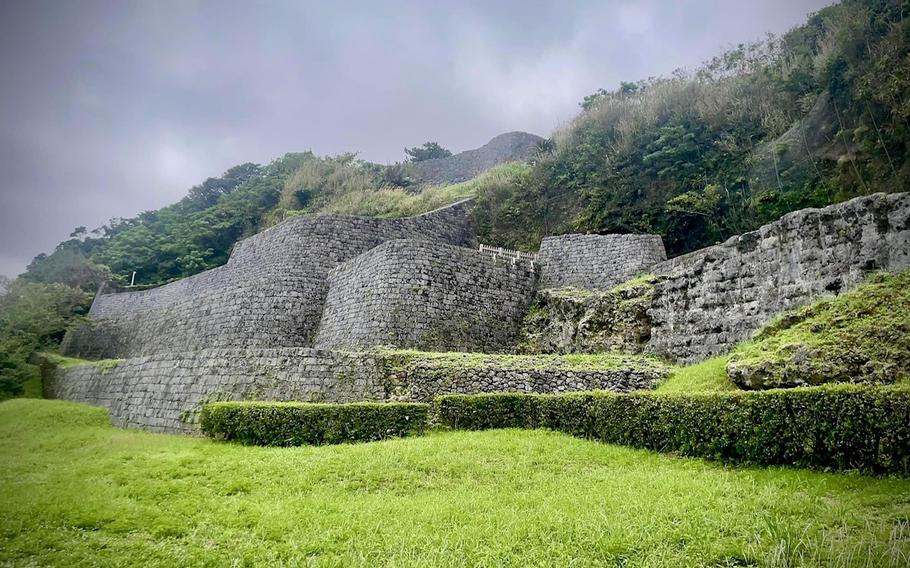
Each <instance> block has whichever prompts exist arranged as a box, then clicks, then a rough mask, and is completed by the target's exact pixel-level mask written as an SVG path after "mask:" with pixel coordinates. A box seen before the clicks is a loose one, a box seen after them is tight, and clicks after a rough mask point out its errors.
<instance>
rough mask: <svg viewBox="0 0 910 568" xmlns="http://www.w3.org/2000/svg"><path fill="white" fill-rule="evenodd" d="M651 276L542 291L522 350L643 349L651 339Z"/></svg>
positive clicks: (529, 317)
mask: <svg viewBox="0 0 910 568" xmlns="http://www.w3.org/2000/svg"><path fill="white" fill-rule="evenodd" d="M653 292H654V287H653V285H652V284H651V282H650V281H649V280H648V279H636V280H635V281H634V282H633V283H632V284H631V285H629V286H622V287H618V288H614V289H611V290H602V291H589V290H579V289H576V288H563V289H557V290H540V291H538V293H537V296H536V297H535V299H534V303H533V304H532V306H531V310H530V311H529V312H528V315H527V317H526V318H525V321H524V324H523V326H522V334H521V338H522V341H521V343H520V345H519V350H520V351H521V352H522V353H601V352H614V353H641V352H643V351H644V350H645V348H646V347H647V344H648V340H649V339H651V318H650V316H649V315H648V310H649V309H650V307H651V298H652V295H653Z"/></svg>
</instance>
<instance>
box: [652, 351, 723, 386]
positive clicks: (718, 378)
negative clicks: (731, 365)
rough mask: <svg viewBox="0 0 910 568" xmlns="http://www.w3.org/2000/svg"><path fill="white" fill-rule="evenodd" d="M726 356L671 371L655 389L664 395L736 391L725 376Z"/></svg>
mask: <svg viewBox="0 0 910 568" xmlns="http://www.w3.org/2000/svg"><path fill="white" fill-rule="evenodd" d="M728 360H729V357H728V356H727V355H719V356H717V357H712V358H710V359H706V360H704V361H702V362H701V363H695V364H694V365H689V366H687V367H677V368H675V369H673V371H672V372H671V373H670V376H669V377H668V378H667V380H666V381H664V382H662V383H661V384H660V385H658V386H657V388H656V389H655V390H656V391H658V392H664V393H676V392H679V393H687V392H715V391H732V390H738V388H737V386H736V385H734V384H733V381H731V380H730V377H728V376H727V361H728Z"/></svg>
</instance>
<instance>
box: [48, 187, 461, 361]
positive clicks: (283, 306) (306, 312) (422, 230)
mask: <svg viewBox="0 0 910 568" xmlns="http://www.w3.org/2000/svg"><path fill="white" fill-rule="evenodd" d="M471 206H472V203H471V202H470V201H463V202H460V203H456V204H453V205H451V206H449V207H445V208H442V209H438V210H436V211H433V212H430V213H427V214H424V215H420V216H417V217H411V218H407V219H368V218H358V217H342V216H322V217H300V218H297V219H291V220H288V221H285V222H283V223H281V224H279V225H277V226H275V227H272V228H271V229H268V230H266V231H263V232H261V233H259V234H257V235H254V236H252V237H250V238H248V239H245V240H243V241H240V242H238V243H237V245H236V246H235V248H234V251H233V253H232V254H231V258H230V260H229V261H228V263H227V264H226V265H224V266H222V267H219V268H215V269H214V270H209V271H206V272H203V273H201V274H197V275H195V276H191V277H189V278H184V279H182V280H178V281H176V282H173V283H170V284H166V285H164V286H161V287H158V288H153V289H150V290H143V291H133V292H119V293H102V294H100V295H99V296H98V297H97V298H96V299H95V302H94V303H93V304H92V308H91V311H90V313H89V315H90V316H91V318H92V320H93V321H92V323H90V324H89V325H86V326H83V327H81V328H79V329H77V330H74V331H72V332H70V333H69V334H68V335H67V338H66V339H65V341H64V344H63V352H64V353H65V354H67V355H70V356H75V357H86V358H114V357H138V356H143V355H151V354H156V353H167V352H175V351H191V350H197V349H206V348H244V347H309V346H312V345H313V340H314V336H315V332H316V326H317V325H318V323H319V320H320V318H321V315H322V308H323V305H324V303H325V297H326V294H327V292H328V281H327V278H328V274H329V272H330V271H331V270H332V269H333V268H335V267H336V266H337V265H338V264H340V263H342V262H344V261H346V260H348V259H351V258H353V257H355V256H357V255H359V254H360V253H362V252H364V251H367V250H369V249H372V248H373V247H375V246H377V245H379V244H381V243H383V242H385V241H388V240H392V239H402V238H415V239H421V240H426V241H434V242H440V243H447V244H451V245H457V246H473V245H474V230H473V226H472V224H471V221H470V209H471Z"/></svg>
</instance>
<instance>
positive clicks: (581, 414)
mask: <svg viewBox="0 0 910 568" xmlns="http://www.w3.org/2000/svg"><path fill="white" fill-rule="evenodd" d="M437 412H438V415H437V419H438V421H439V422H440V423H441V424H443V425H446V426H450V427H454V428H464V429H481V428H497V427H527V428H549V429H553V430H558V431H561V432H566V433H568V434H572V435H575V436H581V437H587V438H593V439H597V440H601V441H604V442H609V443H614V444H622V445H629V446H635V447H640V448H648V449H652V450H657V451H669V452H677V453H679V454H682V455H686V456H697V457H704V458H709V459H715V460H721V461H727V462H733V463H741V464H755V465H796V466H802V467H815V468H831V469H838V470H853V469H857V470H862V471H867V472H873V473H897V474H901V475H910V389H907V388H901V387H860V386H853V385H837V386H825V387H814V388H801V389H788V390H769V391H763V392H716V393H696V394H660V393H632V394H615V393H574V394H570V395H543V396H541V395H525V394H503V395H495V396H489V395H488V396H482V397H481V396H446V397H440V398H439V399H438V400H437Z"/></svg>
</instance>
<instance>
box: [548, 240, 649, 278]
mask: <svg viewBox="0 0 910 568" xmlns="http://www.w3.org/2000/svg"><path fill="white" fill-rule="evenodd" d="M666 259H667V252H666V250H664V243H663V240H661V238H660V235H561V236H558V237H546V238H544V239H543V241H542V242H541V243H540V254H539V260H540V265H541V273H540V287H541V288H563V287H567V286H571V287H574V288H583V289H589V290H591V289H609V288H612V287H613V286H616V285H617V284H620V283H622V282H625V281H626V280H628V279H630V278H632V277H634V276H636V275H638V274H641V273H643V272H648V271H649V270H650V269H651V267H652V266H654V265H655V264H657V263H659V262H662V261H664V260H666Z"/></svg>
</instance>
